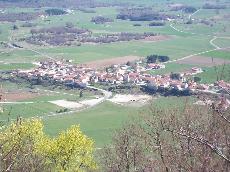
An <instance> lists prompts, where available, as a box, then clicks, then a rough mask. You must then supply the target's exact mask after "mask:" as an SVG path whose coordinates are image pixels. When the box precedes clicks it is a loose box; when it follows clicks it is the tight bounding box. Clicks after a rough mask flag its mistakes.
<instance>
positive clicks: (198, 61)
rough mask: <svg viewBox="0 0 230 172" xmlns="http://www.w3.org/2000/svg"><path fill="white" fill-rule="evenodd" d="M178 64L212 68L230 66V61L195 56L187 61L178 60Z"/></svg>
mask: <svg viewBox="0 0 230 172" xmlns="http://www.w3.org/2000/svg"><path fill="white" fill-rule="evenodd" d="M176 63H178V64H190V65H198V66H208V67H212V66H216V65H223V64H230V60H225V59H220V58H212V57H205V56H193V57H190V58H187V59H183V60H178V61H177V62H176Z"/></svg>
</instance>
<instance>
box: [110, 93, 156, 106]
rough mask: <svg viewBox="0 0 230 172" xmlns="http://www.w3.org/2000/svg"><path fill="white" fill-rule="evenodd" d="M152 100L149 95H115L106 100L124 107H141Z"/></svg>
mask: <svg viewBox="0 0 230 172" xmlns="http://www.w3.org/2000/svg"><path fill="white" fill-rule="evenodd" d="M151 99H152V97H151V96H149V95H131V94H126V95H121V94H117V95H115V96H114V97H113V98H111V99H108V100H109V101H111V102H113V103H115V104H119V105H125V106H143V105H145V104H146V103H148V102H149V101H150V100H151Z"/></svg>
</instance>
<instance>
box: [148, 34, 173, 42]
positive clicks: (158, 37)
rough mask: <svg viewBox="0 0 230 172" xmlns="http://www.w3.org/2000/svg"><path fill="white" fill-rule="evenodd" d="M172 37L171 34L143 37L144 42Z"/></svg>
mask: <svg viewBox="0 0 230 172" xmlns="http://www.w3.org/2000/svg"><path fill="white" fill-rule="evenodd" d="M169 39H172V36H167V35H157V36H149V37H146V38H145V39H144V41H145V42H158V41H165V40H169Z"/></svg>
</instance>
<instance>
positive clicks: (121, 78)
mask: <svg viewBox="0 0 230 172" xmlns="http://www.w3.org/2000/svg"><path fill="white" fill-rule="evenodd" d="M38 65H39V66H38V67H37V68H36V69H33V70H21V71H16V73H15V74H16V75H17V76H19V77H21V78H26V79H32V80H36V79H39V80H40V81H42V80H52V81H54V82H59V83H64V84H66V85H67V84H68V85H69V84H72V85H76V86H77V85H81V86H86V85H88V84H92V83H99V84H100V83H108V84H116V85H119V84H123V83H131V84H135V85H146V84H148V83H152V84H154V85H156V86H157V87H161V88H169V87H170V88H176V89H178V90H183V89H188V88H190V89H208V86H206V85H204V84H197V83H196V82H192V81H188V79H187V78H188V76H191V75H194V74H197V73H200V72H202V69H200V68H192V69H191V70H189V71H187V72H185V73H180V74H179V75H180V76H179V78H178V79H172V77H171V76H170V75H151V74H149V73H148V70H157V69H161V68H165V65H163V64H153V63H151V64H143V62H142V61H138V62H135V64H132V65H112V66H111V67H109V68H106V69H105V70H95V69H92V68H88V67H86V66H83V65H79V66H78V65H73V64H71V63H69V62H66V61H64V60H63V61H44V62H40V63H39V64H38Z"/></svg>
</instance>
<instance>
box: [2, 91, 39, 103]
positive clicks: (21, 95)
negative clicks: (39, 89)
mask: <svg viewBox="0 0 230 172" xmlns="http://www.w3.org/2000/svg"><path fill="white" fill-rule="evenodd" d="M0 94H1V95H2V101H6V102H9V101H12V102H15V101H21V100H26V99H31V98H34V97H37V96H39V94H38V93H32V92H3V93H0Z"/></svg>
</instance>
